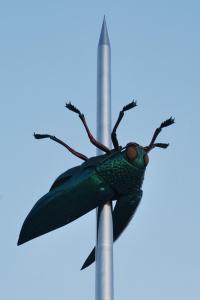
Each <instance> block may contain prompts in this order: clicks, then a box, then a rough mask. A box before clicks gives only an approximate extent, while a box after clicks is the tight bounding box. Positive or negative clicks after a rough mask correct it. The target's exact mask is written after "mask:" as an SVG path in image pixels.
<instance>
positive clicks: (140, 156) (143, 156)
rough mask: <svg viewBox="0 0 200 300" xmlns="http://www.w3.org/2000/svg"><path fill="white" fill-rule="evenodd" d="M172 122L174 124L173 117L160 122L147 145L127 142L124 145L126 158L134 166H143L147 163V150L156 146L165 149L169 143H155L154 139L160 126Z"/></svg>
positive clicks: (165, 125)
mask: <svg viewBox="0 0 200 300" xmlns="http://www.w3.org/2000/svg"><path fill="white" fill-rule="evenodd" d="M172 124H174V119H173V118H169V119H167V120H166V121H164V122H162V123H161V125H160V127H158V128H157V129H156V130H155V132H154V134H153V137H152V139H151V142H150V144H149V145H148V146H145V147H143V146H140V145H139V144H137V143H128V144H127V145H126V147H125V148H126V156H127V159H128V160H129V161H131V163H132V164H134V165H135V166H136V167H138V168H145V167H146V166H147V165H148V163H149V156H148V152H150V151H151V150H152V149H154V148H156V147H158V148H162V149H166V148H167V147H168V146H169V144H166V143H155V141H156V138H157V136H158V135H159V133H160V132H161V130H162V128H164V127H167V126H170V125H172Z"/></svg>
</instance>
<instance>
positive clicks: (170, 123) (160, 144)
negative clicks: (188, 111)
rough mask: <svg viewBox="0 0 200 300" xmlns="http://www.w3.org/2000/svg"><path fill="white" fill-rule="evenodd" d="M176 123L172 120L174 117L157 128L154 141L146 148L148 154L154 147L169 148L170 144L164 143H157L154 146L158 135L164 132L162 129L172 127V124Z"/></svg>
mask: <svg viewBox="0 0 200 300" xmlns="http://www.w3.org/2000/svg"><path fill="white" fill-rule="evenodd" d="M174 123H175V119H174V118H172V117H170V118H169V119H167V120H166V121H164V122H162V123H161V124H160V127H158V128H156V130H155V132H154V135H153V137H152V140H151V142H150V144H149V146H147V147H144V148H145V150H146V151H147V152H149V151H150V150H151V149H153V148H154V147H159V148H163V149H166V148H167V147H168V146H169V144H164V143H156V144H154V142H155V140H156V138H157V137H158V135H159V134H160V132H161V131H162V128H165V127H168V126H170V125H172V124H174Z"/></svg>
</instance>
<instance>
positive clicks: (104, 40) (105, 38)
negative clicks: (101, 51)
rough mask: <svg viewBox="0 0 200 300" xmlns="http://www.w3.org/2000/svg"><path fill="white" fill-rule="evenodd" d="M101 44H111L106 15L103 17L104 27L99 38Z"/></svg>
mask: <svg viewBox="0 0 200 300" xmlns="http://www.w3.org/2000/svg"><path fill="white" fill-rule="evenodd" d="M99 45H109V46H110V41H109V36H108V30H107V25H106V17H105V15H104V17H103V24H102V27H101V34H100V38H99Z"/></svg>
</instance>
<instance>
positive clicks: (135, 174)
mask: <svg viewBox="0 0 200 300" xmlns="http://www.w3.org/2000/svg"><path fill="white" fill-rule="evenodd" d="M144 154H145V153H144V150H143V149H142V148H141V150H140V148H138V151H137V157H136V158H135V159H134V160H130V159H128V158H127V156H126V150H124V151H122V152H119V153H117V154H116V155H113V156H111V157H110V158H108V159H106V160H105V161H103V162H102V163H100V164H99V165H98V166H97V167H96V172H97V174H98V175H99V176H100V177H102V178H103V179H104V180H105V182H106V183H107V184H108V185H109V186H110V187H111V188H112V189H113V190H114V191H116V192H117V193H118V194H123V195H124V194H129V193H132V192H134V191H137V190H140V189H141V187H142V183H143V180H144V173H145V164H144V159H143V157H144Z"/></svg>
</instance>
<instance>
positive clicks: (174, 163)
mask: <svg viewBox="0 0 200 300" xmlns="http://www.w3.org/2000/svg"><path fill="white" fill-rule="evenodd" d="M104 14H105V15H106V18H107V25H108V30H109V36H110V41H111V46H112V116H113V121H114V120H115V119H116V117H117V114H118V112H119V110H120V109H121V107H122V106H123V105H125V104H127V103H128V102H129V101H130V100H131V99H132V98H134V99H136V100H137V102H138V107H137V109H135V110H134V111H131V112H129V113H127V115H126V117H125V118H124V120H123V123H122V124H121V127H120V129H119V140H120V142H121V144H122V145H125V144H126V143H127V142H130V141H136V142H138V143H141V144H142V145H146V144H147V143H148V142H149V141H150V138H151V136H152V133H153V130H154V129H155V128H156V126H158V125H159V124H160V122H161V121H163V120H165V119H166V118H168V117H170V116H171V115H172V116H175V118H176V125H175V126H171V127H170V128H168V129H166V130H164V131H163V133H162V135H161V136H160V138H159V140H160V141H161V142H170V144H171V145H170V147H169V148H168V149H167V150H166V151H164V150H161V149H160V150H159V149H157V150H154V151H152V153H151V155H150V163H149V166H148V169H147V172H146V177H145V182H144V186H143V190H144V196H143V199H142V203H141V205H140V207H139V209H138V211H137V213H136V215H135V217H134V219H133V220H132V222H131V224H130V226H129V227H128V229H127V230H126V232H125V233H124V234H123V236H122V237H121V238H120V239H119V241H118V242H117V243H116V244H115V247H114V260H115V299H116V300H120V299H127V300H129V299H130V300H133V299H137V300H144V299H152V300H160V299H162V300H169V299H170V300H188V299H190V300H199V299H200V287H199V278H200V255H199V253H200V241H199V228H200V218H199V214H200V203H199V149H200V141H199V127H200V126H199V111H200V104H199V101H200V83H199V70H200V58H199V57H200V55H199V53H200V39H199V26H200V4H199V1H194V0H192V1H184V0H182V1H179V0H175V1H172V0H169V1H155V0H152V1H124V2H122V1H99V2H97V1H89V0H86V1H61V0H60V1H51V0H48V1H46V0H44V1H38V0H35V1H22V0H19V1H1V3H0V40H1V45H0V84H1V88H0V99H1V118H0V134H1V188H0V236H1V247H0V249H1V252H0V253H1V255H0V299H4V300H11V299H16V300H25V299H29V300H33V299H38V300H40V299H48V300H66V299H77V300H78V299H94V266H92V267H90V268H89V269H87V270H85V271H83V272H80V271H79V269H80V267H81V265H82V263H83V261H84V259H85V258H86V256H87V254H88V252H89V251H90V249H91V247H92V246H93V244H94V241H95V213H90V214H88V215H86V216H84V217H82V218H81V219H79V220H77V221H76V222H74V223H72V224H70V225H68V226H66V227H63V228H61V229H59V230H56V231H54V232H52V233H50V234H48V235H45V236H43V237H41V238H37V239H35V240H33V241H31V242H29V243H27V244H25V245H23V246H20V247H17V246H16V243H17V239H18V234H19V231H20V228H21V225H22V223H23V221H24V219H25V217H26V215H27V214H28V212H29V211H30V209H31V208H32V206H33V205H34V204H35V202H36V201H37V200H38V199H39V198H40V197H41V196H42V195H43V194H45V193H46V192H47V191H48V189H49V187H50V185H51V184H52V182H53V180H54V179H55V178H56V177H57V175H59V174H60V173H62V172H63V171H65V170H66V169H68V168H70V167H72V166H75V165H77V164H79V163H80V161H79V160H78V159H76V158H74V157H73V156H72V155H71V154H69V153H68V152H66V151H65V149H63V148H62V147H61V146H59V145H56V144H55V143H53V142H52V141H48V140H43V141H36V140H34V139H33V136H32V134H33V132H34V131H36V132H40V133H45V132H47V133H51V134H54V135H56V136H58V137H60V138H62V139H63V140H65V141H66V142H68V143H69V144H70V145H71V146H73V147H74V148H75V149H77V150H79V151H82V152H83V153H85V154H86V155H88V156H92V155H94V154H95V149H94V147H93V146H92V145H90V143H89V141H88V139H87V136H86V134H85V132H84V130H83V128H82V126H81V124H80V121H79V119H78V118H77V117H76V116H75V115H74V114H72V113H70V112H68V111H67V110H66V109H65V108H64V104H65V102H66V101H67V100H71V101H72V102H73V103H74V104H75V105H77V106H78V107H79V108H80V109H81V110H82V111H84V113H85V115H86V117H87V119H88V123H89V125H90V127H91V128H92V129H93V132H95V131H96V124H95V119H96V113H95V111H96V50H97V43H98V38H99V34H100V28H101V24H102V19H103V15H104Z"/></svg>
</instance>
